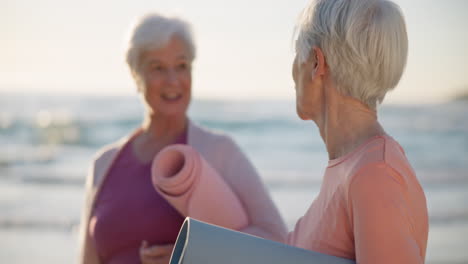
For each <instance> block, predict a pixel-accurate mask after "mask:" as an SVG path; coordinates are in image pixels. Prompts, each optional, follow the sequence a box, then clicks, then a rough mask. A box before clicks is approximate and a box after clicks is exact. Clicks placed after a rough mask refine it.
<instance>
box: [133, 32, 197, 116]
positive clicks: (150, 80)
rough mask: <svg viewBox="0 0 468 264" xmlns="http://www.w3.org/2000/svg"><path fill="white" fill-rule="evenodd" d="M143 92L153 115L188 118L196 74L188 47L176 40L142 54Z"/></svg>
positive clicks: (173, 39) (141, 89)
mask: <svg viewBox="0 0 468 264" xmlns="http://www.w3.org/2000/svg"><path fill="white" fill-rule="evenodd" d="M141 59H142V63H141V70H140V71H141V73H140V74H141V78H142V80H141V81H142V84H141V85H142V86H143V87H141V88H140V92H141V93H142V95H143V98H144V100H145V102H146V105H147V110H148V111H151V114H156V115H162V116H171V117H173V116H185V113H186V111H187V108H188V106H189V104H190V98H191V86H192V73H191V59H190V52H189V49H188V47H187V45H186V43H185V42H184V41H183V40H182V39H181V38H180V37H178V36H173V37H171V39H170V40H169V41H168V42H167V43H166V45H165V46H163V47H160V48H158V49H154V50H150V51H147V52H144V53H143V54H142V57H141Z"/></svg>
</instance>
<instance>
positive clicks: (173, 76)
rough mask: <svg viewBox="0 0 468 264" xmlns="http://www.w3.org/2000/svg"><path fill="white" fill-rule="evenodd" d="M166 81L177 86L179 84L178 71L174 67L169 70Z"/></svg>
mask: <svg viewBox="0 0 468 264" xmlns="http://www.w3.org/2000/svg"><path fill="white" fill-rule="evenodd" d="M166 81H167V83H168V84H169V85H171V86H177V85H178V84H179V78H178V76H177V72H176V71H175V70H173V69H171V70H168V71H167V76H166Z"/></svg>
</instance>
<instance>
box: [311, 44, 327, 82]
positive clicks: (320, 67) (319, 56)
mask: <svg viewBox="0 0 468 264" xmlns="http://www.w3.org/2000/svg"><path fill="white" fill-rule="evenodd" d="M312 49H313V51H314V54H315V65H314V71H313V77H317V76H322V75H325V73H326V69H327V62H326V61H325V56H324V55H323V51H322V49H321V48H319V47H317V46H314V47H313V48H312Z"/></svg>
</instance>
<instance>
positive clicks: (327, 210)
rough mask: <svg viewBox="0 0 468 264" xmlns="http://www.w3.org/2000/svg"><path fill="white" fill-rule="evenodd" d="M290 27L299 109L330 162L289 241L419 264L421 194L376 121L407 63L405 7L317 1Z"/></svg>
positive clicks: (372, 259) (424, 232)
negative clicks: (314, 127)
mask: <svg viewBox="0 0 468 264" xmlns="http://www.w3.org/2000/svg"><path fill="white" fill-rule="evenodd" d="M296 32H297V40H296V59H295V61H294V63H293V78H294V81H295V89H296V106H297V113H298V115H299V117H300V118H301V119H303V120H313V121H314V122H315V124H316V125H317V127H318V129H319V131H320V135H321V137H322V139H323V141H324V143H325V146H326V149H327V152H328V156H329V161H328V166H327V168H326V170H325V175H324V177H323V182H322V186H321V189H320V193H319V194H318V197H317V198H316V199H315V200H314V201H313V202H312V204H311V206H310V208H309V209H308V211H307V212H306V214H305V215H304V216H303V217H302V218H301V219H300V220H299V221H298V222H297V224H296V227H295V229H294V231H293V232H291V233H290V234H289V236H288V243H289V244H291V245H294V246H298V247H302V248H305V249H309V250H313V251H318V252H321V253H325V254H329V255H334V256H338V257H343V258H349V259H355V260H356V262H357V263H360V264H367V263H373V264H374V263H379V264H382V263H399V264H402V263H424V260H425V255H426V244H427V236H428V214H427V206H426V199H425V195H424V192H423V189H422V188H421V186H420V184H419V182H418V179H417V178H416V175H415V172H414V171H413V169H412V168H411V165H410V163H409V161H408V159H407V157H406V156H405V152H404V151H403V148H402V147H401V146H400V145H399V144H398V143H397V141H395V140H394V139H393V138H392V137H390V136H389V135H388V134H387V133H386V132H385V130H384V129H383V127H382V126H381V125H380V124H379V121H378V118H377V106H378V104H379V103H380V102H381V101H382V100H383V99H384V97H385V95H386V93H387V92H388V91H390V90H391V89H393V88H394V87H395V86H396V85H397V84H398V82H399V80H400V78H401V76H402V73H403V71H404V68H405V64H406V60H407V52H408V39H407V33H406V26H405V21H404V17H403V14H402V11H401V10H400V8H399V7H398V6H397V5H396V4H395V3H393V2H391V1H387V0H314V1H312V2H311V4H310V5H309V6H308V7H307V8H306V9H305V10H304V11H303V14H302V16H301V19H300V21H299V24H298V27H297V31H296Z"/></svg>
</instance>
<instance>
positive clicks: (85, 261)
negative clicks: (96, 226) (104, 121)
mask: <svg viewBox="0 0 468 264" xmlns="http://www.w3.org/2000/svg"><path fill="white" fill-rule="evenodd" d="M95 166H96V162H93V163H92V165H91V166H90V168H89V170H88V175H87V177H86V183H85V199H84V203H83V208H82V211H81V221H80V232H79V251H80V252H79V254H80V255H79V264H99V257H98V256H97V252H96V248H95V247H94V245H93V243H92V238H91V237H90V235H89V232H88V226H89V216H90V213H91V212H90V209H91V208H90V207H91V204H92V199H93V192H94V191H93V189H94V176H95V175H94V174H95Z"/></svg>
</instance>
